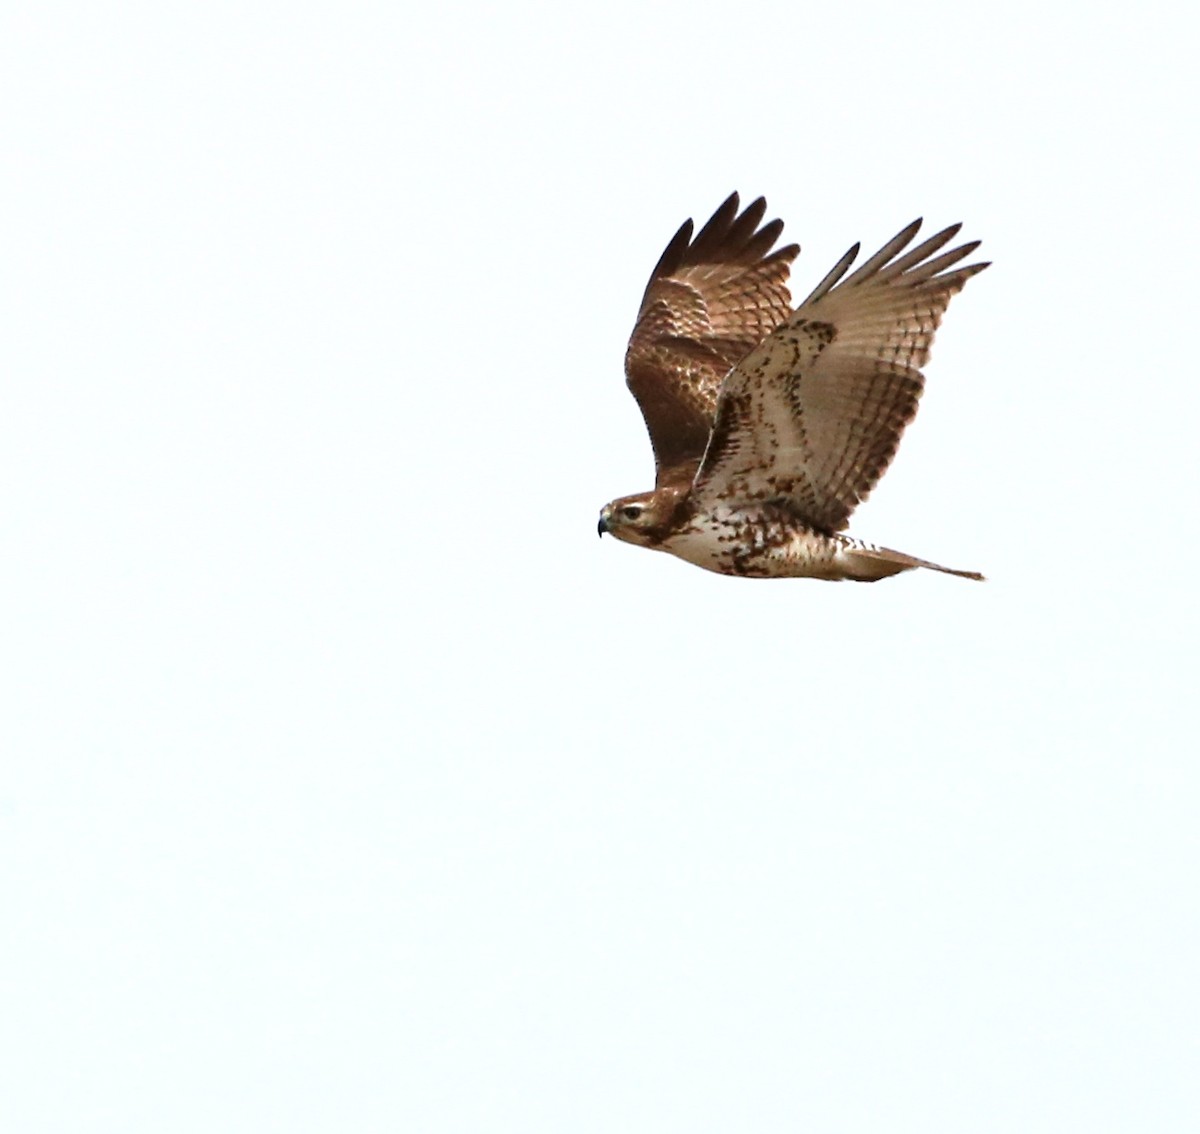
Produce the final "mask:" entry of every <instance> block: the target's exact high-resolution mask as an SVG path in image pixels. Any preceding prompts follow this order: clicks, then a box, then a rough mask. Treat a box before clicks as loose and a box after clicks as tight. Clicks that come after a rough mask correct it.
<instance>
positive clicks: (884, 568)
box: [839, 544, 983, 583]
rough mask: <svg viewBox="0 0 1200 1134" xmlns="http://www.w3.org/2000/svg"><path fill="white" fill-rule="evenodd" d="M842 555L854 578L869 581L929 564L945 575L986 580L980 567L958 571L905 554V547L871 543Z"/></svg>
mask: <svg viewBox="0 0 1200 1134" xmlns="http://www.w3.org/2000/svg"><path fill="white" fill-rule="evenodd" d="M839 558H841V560H842V561H843V563H845V565H846V569H847V571H848V572H849V574H850V577H851V578H853V579H860V580H862V581H863V582H867V583H873V582H874V581H875V580H876V579H886V578H887V577H888V576H889V575H898V574H900V572H901V571H911V570H912V569H913V568H914V567H928V568H929V570H930V571H941V572H942V574H943V575H957V576H958V577H959V578H960V579H976V580H978V581H980V582H982V581H983V576H982V575H981V574H980V573H979V572H978V571H956V570H955V569H954V568H953V567H943V566H942V565H941V564H940V563H930V562H929V560H928V559H917V558H916V556H913V555H905V554H904V552H903V551H892V550H891V548H887V547H871V546H870V545H869V544H861V545H859V546H857V547H853V548H845V549H844V550H843V551H842V553H841V555H840V557H839Z"/></svg>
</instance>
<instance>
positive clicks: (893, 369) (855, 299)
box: [695, 220, 987, 533]
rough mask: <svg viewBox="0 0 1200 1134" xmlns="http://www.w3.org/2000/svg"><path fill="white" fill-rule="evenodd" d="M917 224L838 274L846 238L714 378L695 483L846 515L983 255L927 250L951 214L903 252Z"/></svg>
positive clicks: (862, 493)
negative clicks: (716, 392) (761, 334)
mask: <svg viewBox="0 0 1200 1134" xmlns="http://www.w3.org/2000/svg"><path fill="white" fill-rule="evenodd" d="M920 226H921V222H920V221H919V220H918V221H914V222H913V223H912V224H910V225H909V226H908V227H907V228H906V229H904V230H903V231H902V232H900V233H899V234H897V235H896V236H895V237H894V238H893V239H892V240H890V241H889V242H888V243H887V244H885V245H884V247H883V248H881V249H880V250H879V251H878V252H877V253H876V254H875V255H874V256H872V257H871V258H870V259H869V260H868V261H867V262H866V263H864V264H863V265H862V266H861V267H860V268H858V270H857V271H855V272H854V273H853V274H852V275H851V276H849V277H847V278H846V279H845V280H843V279H842V276H844V275H845V274H846V272H847V270H848V269H849V267H850V265H851V264H852V263H853V262H854V259H855V257H856V256H857V255H858V245H855V246H854V247H853V248H851V249H850V251H849V252H847V253H846V255H845V256H843V257H842V259H841V260H840V261H839V262H838V264H837V265H836V266H835V267H834V268H833V270H832V271H831V272H830V273H829V274H828V275H827V276H826V277H825V279H823V280H822V281H821V283H820V284H819V285H818V286H817V288H816V290H815V291H814V292H813V293H812V295H810V296H809V297H808V298H807V299H806V300H805V301H804V302H803V303H802V304H801V305H800V306H799V307H798V308H797V309H796V311H795V313H794V314H793V315H792V316H791V318H790V319H788V320H787V322H786V323H784V324H783V325H782V326H780V327H779V328H778V329H777V330H776V331H775V332H774V333H773V334H771V335H770V336H769V337H768V338H767V339H765V340H764V341H763V342H762V343H761V344H760V345H759V346H758V347H756V348H755V349H754V350H753V351H751V352H750V353H749V354H748V355H747V356H746V357H745V358H744V359H742V361H741V362H740V363H739V364H738V366H737V367H736V369H735V370H734V371H733V373H731V374H730V375H729V377H728V378H727V379H726V380H725V384H724V386H723V387H722V391H721V398H720V402H719V404H718V406H717V419H716V424H715V425H714V427H713V435H712V439H711V441H710V442H709V446H708V449H707V451H706V452H705V454H704V460H703V462H702V463H701V466H700V469H699V471H698V472H697V474H696V481H695V491H696V493H697V495H700V496H702V497H704V498H706V499H708V500H710V501H714V500H728V501H732V502H741V503H753V502H756V501H757V502H763V501H774V502H776V503H782V504H785V505H787V506H788V507H789V508H790V509H791V510H792V511H793V512H795V513H796V514H797V515H798V516H800V517H801V518H802V519H804V520H805V521H806V522H807V523H809V524H811V525H812V526H813V527H814V528H817V529H818V530H820V531H825V532H830V533H832V532H836V531H839V530H840V529H842V528H843V527H845V526H846V522H847V520H848V519H849V518H850V514H851V512H853V511H854V508H855V506H856V505H857V504H858V503H859V502H860V501H861V500H863V499H864V498H865V497H866V495H867V494H868V493H869V492H870V491H871V489H872V488H873V487H874V486H875V484H876V482H877V481H878V480H879V478H880V476H882V475H883V472H884V470H885V469H886V468H887V467H888V465H889V464H890V463H891V460H892V457H893V456H894V455H895V452H896V447H897V446H898V445H899V443H900V436H901V434H902V433H903V432H904V428H905V426H906V425H907V424H908V423H909V422H910V421H911V420H912V418H913V416H914V415H915V414H916V412H917V399H918V398H919V397H920V396H921V390H922V388H923V387H924V384H925V379H924V376H923V375H922V374H921V371H920V367H921V366H923V365H924V364H925V361H926V360H927V359H928V357H929V348H930V345H931V344H932V342H933V335H934V332H935V331H936V330H937V327H938V324H939V323H940V322H941V318H942V314H943V313H944V312H945V310H946V306H947V304H949V302H950V298H951V296H953V295H954V294H956V293H957V292H958V291H960V290H961V289H962V287H963V285H964V284H965V283H966V282H967V280H968V279H970V277H971V276H973V275H975V273H976V272H981V271H983V269H984V268H986V267H987V264H970V265H967V266H966V267H961V268H959V267H954V265H956V264H957V263H958V262H959V261H960V260H962V259H963V258H965V257H966V256H968V255H969V254H970V253H971V252H973V251H974V250H975V249H976V248H977V247H978V246H979V241H974V242H972V243H969V244H963V245H960V246H959V247H958V248H953V249H951V250H950V251H949V252H942V253H941V254H940V255H935V253H938V252H939V251H940V249H941V248H943V247H944V246H945V245H946V244H948V243H949V242H950V241H951V240H953V238H954V237H955V236H956V235H957V234H958V230H959V228H960V227H961V226H960V225H954V226H952V227H951V228H947V229H944V230H943V231H942V232H939V233H938V234H937V235H936V236H932V237H930V238H929V239H928V240H926V241H924V242H923V243H922V244H919V245H918V246H917V247H916V248H914V249H912V250H911V251H909V252H904V249H905V248H906V247H908V245H909V243H910V242H911V241H912V239H913V237H914V236H916V234H917V230H918V229H919V228H920ZM901 253H903V254H901ZM839 281H840V282H839Z"/></svg>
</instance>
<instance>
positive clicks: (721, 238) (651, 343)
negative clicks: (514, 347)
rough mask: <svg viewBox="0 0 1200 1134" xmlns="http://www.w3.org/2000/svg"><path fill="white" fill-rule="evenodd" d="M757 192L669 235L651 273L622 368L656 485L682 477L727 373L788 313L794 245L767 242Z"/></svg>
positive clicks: (696, 456)
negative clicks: (696, 227)
mask: <svg viewBox="0 0 1200 1134" xmlns="http://www.w3.org/2000/svg"><path fill="white" fill-rule="evenodd" d="M766 211H767V203H766V201H765V200H763V198H761V197H759V198H758V200H757V201H755V202H754V203H753V204H751V205H749V206H747V208H746V209H745V211H744V212H742V213H741V214H740V215H739V213H738V195H737V194H736V193H734V194H732V195H731V196H730V197H729V199H728V200H726V201H725V203H724V204H723V205H722V206H721V207H720V208H719V209H718V210H717V211H716V212H715V213H714V214H713V216H712V219H711V220H709V222H708V223H707V224H706V225H705V226H704V227H703V228H702V229H701V230H700V232H699V233H698V234H697V235H696V237H695V239H692V222H691V221H690V220H688V221H686V222H685V223H684V225H683V227H682V228H680V230H679V231H678V232H677V233H676V234H675V236H674V238H673V239H672V241H671V243H670V244H668V245H667V249H666V251H665V252H663V254H662V257H661V258H660V259H659V261H658V264H657V265H656V266H655V268H654V271H653V272H652V273H651V275H650V282H649V284H648V285H647V286H646V294H645V296H644V297H643V299H642V306H641V310H640V311H639V312H638V317H637V323H636V325H635V326H634V329H633V335H632V337H631V338H630V340H629V349H628V350H627V351H626V353H625V376H626V381H627V383H628V385H629V389H630V390H631V391H632V393H633V396H634V397H635V398H636V399H637V402H638V405H639V406H640V407H641V410H642V416H643V417H644V418H645V419H646V428H647V429H648V430H649V432H650V443H651V444H652V445H653V447H654V461H655V466H656V469H657V475H656V486H658V487H661V486H662V485H663V484H668V483H670V484H687V483H688V482H690V481H691V479H692V477H693V475H694V474H695V471H696V468H697V466H698V465H699V463H700V458H701V457H702V456H703V455H704V449H705V446H707V444H708V438H709V434H710V433H711V431H712V426H713V420H714V416H715V413H716V405H717V396H718V394H719V393H720V390H721V382H722V381H723V380H724V378H725V375H726V374H728V373H729V371H730V370H731V369H732V368H733V367H734V366H735V365H736V364H737V363H738V362H739V361H740V360H741V359H742V358H743V357H745V355H746V354H747V353H748V352H749V351H750V350H751V349H753V348H754V347H756V346H757V345H758V344H759V343H760V342H762V340H763V339H764V338H765V337H766V336H767V335H768V334H770V332H771V331H773V330H774V329H775V328H776V327H777V326H778V325H779V324H780V323H782V322H783V321H784V320H785V319H786V318H787V317H788V316H789V315H790V314H791V298H790V296H789V295H788V289H787V277H788V268H789V266H790V264H791V262H792V261H793V260H794V259H795V258H796V255H797V253H799V251H800V248H799V246H798V245H795V244H789V245H788V246H787V247H785V248H780V249H778V250H777V251H775V252H772V251H771V249H772V247H773V246H774V244H775V241H776V240H778V239H779V234H780V233H781V232H782V231H783V222H782V221H780V220H773V221H771V222H770V223H769V224H766V225H763V227H762V228H759V224H760V222H761V221H762V218H763V216H764V215H765V214H766Z"/></svg>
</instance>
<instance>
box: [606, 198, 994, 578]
mask: <svg viewBox="0 0 1200 1134" xmlns="http://www.w3.org/2000/svg"><path fill="white" fill-rule="evenodd" d="M766 211H767V203H766V201H764V200H763V199H762V198H761V197H760V198H759V199H758V200H757V201H755V202H754V203H753V204H752V205H749V206H748V207H747V208H746V209H744V210H742V211H739V202H738V195H737V194H736V193H734V194H733V195H732V196H730V198H729V199H728V200H727V201H726V202H725V203H724V204H723V205H722V206H721V207H720V208H719V209H718V210H717V211H716V212H715V213H714V214H713V216H712V219H711V220H710V221H709V222H708V223H707V224H706V225H705V226H704V227H703V228H702V229H701V230H700V231H699V232H698V233H696V235H695V236H693V235H692V232H693V230H692V222H691V221H690V220H689V221H687V222H685V223H684V225H683V227H682V228H680V230H679V231H678V232H677V233H676V234H675V236H674V238H673V239H672V240H671V243H670V244H668V245H667V248H666V251H665V252H663V254H662V256H661V258H660V259H659V261H658V264H657V265H656V266H655V268H654V271H653V272H652V273H651V274H650V282H649V284H648V285H647V286H646V294H645V295H644V296H643V297H642V306H641V310H640V311H639V312H638V317H637V323H636V324H635V326H634V328H633V336H632V338H630V340H629V349H628V351H627V352H626V354H625V376H626V381H627V383H628V385H629V389H630V390H631V391H632V392H633V396H634V397H635V398H636V399H637V402H638V405H639V406H640V407H641V410H642V416H643V417H644V418H645V419H646V428H647V429H648V430H649V432H650V443H651V445H652V446H653V448H654V461H655V466H656V469H657V475H656V477H655V484H654V491H653V492H641V493H638V494H637V495H636V496H622V497H620V498H619V499H617V500H614V501H613V502H612V503H611V504H606V505H605V506H604V508H603V509H602V510H601V512H600V534H601V535H603V534H604V533H605V532H608V533H609V534H610V535H613V536H616V538H617V539H621V540H625V541H626V542H627V543H636V544H640V545H641V546H642V547H650V548H654V549H655V550H658V551H666V552H669V553H670V554H672V555H677V556H679V558H681V559H686V560H687V561H688V562H689V563H695V564H696V565H697V566H699V567H705V568H707V569H708V570H710V571H717V572H719V573H721V574H724V575H748V576H753V577H758V578H765V577H778V576H794V575H806V576H810V577H813V578H818V579H858V580H863V581H868V582H871V581H874V580H875V579H883V578H886V577H887V576H889V575H896V574H898V573H899V572H901V571H909V570H912V568H914V567H929V568H932V569H933V570H934V571H944V572H945V573H946V574H949V575H961V576H963V577H965V578H968V579H981V578H983V576H982V575H979V574H977V573H976V572H974V571H955V570H952V569H951V568H949V567H941V566H939V565H938V564H936V563H930V562H928V561H926V560H924V559H917V558H915V557H913V556H911V555H905V554H903V553H902V552H899V551H891V550H889V549H888V548H885V547H875V546H873V545H871V544H869V543H863V542H862V541H861V540H857V539H854V538H853V537H852V536H849V535H845V534H844V533H843V529H844V528H845V527H846V523H847V521H848V520H849V519H850V513H851V512H853V511H854V509H855V507H856V505H857V504H858V503H859V501H861V500H863V499H864V498H865V497H866V496H867V494H868V493H869V492H870V491H871V489H872V488H874V487H875V483H876V481H878V480H879V478H880V477H881V476H882V475H883V473H884V470H885V469H886V468H887V467H888V465H889V464H890V463H891V460H892V457H893V456H894V455H895V452H896V447H897V445H899V443H900V436H901V434H902V433H903V432H904V427H905V426H906V425H907V424H908V423H909V422H910V421H911V420H912V419H913V416H914V415H915V414H916V412H917V399H918V398H919V397H920V396H921V390H922V388H923V387H924V384H925V379H924V377H923V376H922V374H921V367H922V366H923V365H924V363H925V360H926V359H927V358H928V357H929V348H930V345H931V344H932V342H933V334H934V331H935V330H937V326H938V324H939V323H940V322H941V318H942V313H943V312H944V311H945V310H946V305H947V304H948V303H949V302H950V297H951V296H952V295H954V294H955V293H956V292H958V291H959V290H960V289H961V288H962V286H963V284H965V283H966V282H967V280H968V279H970V278H971V277H972V276H973V275H975V274H976V272H981V271H983V269H984V268H986V267H987V264H984V263H979V264H968V265H966V266H965V267H962V266H958V265H959V264H960V262H961V261H962V260H963V259H964V258H965V257H967V256H969V255H970V254H971V253H972V252H973V251H975V249H976V248H977V247H978V246H979V241H977V240H976V241H972V242H970V243H969V244H960V245H959V246H958V247H956V248H951V249H949V251H945V252H943V251H942V249H943V248H945V246H946V245H947V244H950V243H951V241H953V239H954V238H955V236H957V235H958V230H959V228H960V227H961V226H960V225H957V224H956V225H953V226H951V227H950V228H946V229H943V230H942V231H941V232H939V233H938V234H937V235H936V236H931V237H929V239H927V240H925V241H922V242H921V243H920V244H918V245H917V246H916V247H915V248H911V249H910V248H909V245H910V244H911V243H912V241H913V239H914V237H915V236H916V235H917V231H918V230H919V229H920V227H921V222H920V221H919V220H916V221H913V223H912V224H910V225H909V226H908V227H907V228H905V229H904V230H903V231H902V232H900V233H898V234H897V235H896V236H895V237H894V238H893V239H891V240H889V241H888V242H887V243H886V244H885V245H884V246H883V247H882V248H881V249H880V250H879V251H878V252H876V253H875V255H874V256H872V257H871V258H870V259H869V260H867V261H866V262H865V263H863V264H862V265H860V266H859V267H858V268H857V269H855V270H854V271H853V272H852V273H851V274H850V275H846V273H847V272H848V271H849V270H850V267H851V265H852V264H853V263H854V260H855V258H856V257H857V256H858V252H859V246H858V245H857V244H856V245H855V246H854V247H853V248H851V249H850V251H849V252H847V253H846V254H845V255H844V256H843V257H842V258H841V259H840V260H839V261H838V262H837V264H835V265H834V267H833V269H832V271H830V272H829V274H828V275H827V276H826V277H825V278H824V279H823V280H822V281H821V282H820V283H819V284H817V286H816V288H815V289H814V291H813V292H812V294H811V295H810V296H809V297H808V298H807V299H806V300H804V302H803V303H801V304H800V306H799V307H797V308H795V310H793V309H792V305H791V297H790V295H789V294H788V288H787V278H788V269H789V267H790V266H791V263H792V261H793V260H794V259H795V258H796V256H797V254H798V253H799V251H800V248H799V246H798V245H795V244H789V245H787V247H785V248H775V242H776V241H777V240H778V239H779V234H780V233H781V232H782V231H783V222H782V221H780V220H773V221H771V222H770V223H768V224H762V219H763V217H764V215H765V214H766ZM760 226H761V227H760ZM773 249H774V250H773Z"/></svg>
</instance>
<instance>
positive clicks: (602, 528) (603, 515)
mask: <svg viewBox="0 0 1200 1134" xmlns="http://www.w3.org/2000/svg"><path fill="white" fill-rule="evenodd" d="M606 531H608V509H607V508H604V509H602V510H601V512H600V522H599V523H598V524H597V525H596V534H597V535H598V536H600V537H601V538H602V539H603V538H604V533H605V532H606Z"/></svg>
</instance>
